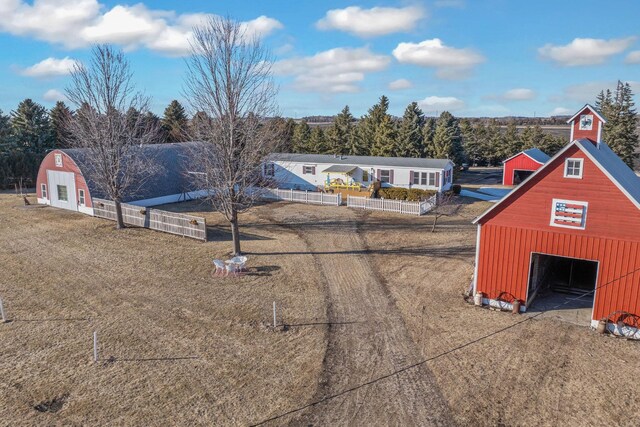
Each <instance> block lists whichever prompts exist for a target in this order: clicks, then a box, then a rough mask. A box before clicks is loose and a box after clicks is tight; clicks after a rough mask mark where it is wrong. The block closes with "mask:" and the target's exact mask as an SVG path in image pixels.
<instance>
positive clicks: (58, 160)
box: [54, 153, 62, 168]
mask: <svg viewBox="0 0 640 427" xmlns="http://www.w3.org/2000/svg"><path fill="white" fill-rule="evenodd" d="M54 160H55V163H56V167H57V168H61V167H62V154H60V153H56V154H55V155H54Z"/></svg>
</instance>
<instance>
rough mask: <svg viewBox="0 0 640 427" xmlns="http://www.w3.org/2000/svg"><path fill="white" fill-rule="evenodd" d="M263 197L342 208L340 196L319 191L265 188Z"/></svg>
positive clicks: (262, 190)
mask: <svg viewBox="0 0 640 427" xmlns="http://www.w3.org/2000/svg"><path fill="white" fill-rule="evenodd" d="M260 191H261V192H262V194H261V196H262V198H264V199H267V200H286V201H289V202H298V203H312V204H317V205H331V206H340V205H341V204H342V196H341V195H340V194H327V193H321V192H317V191H298V190H280V189H277V188H263V189H261V190H260Z"/></svg>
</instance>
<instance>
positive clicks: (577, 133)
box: [571, 107, 602, 142]
mask: <svg viewBox="0 0 640 427" xmlns="http://www.w3.org/2000/svg"><path fill="white" fill-rule="evenodd" d="M583 114H593V127H592V128H591V130H580V116H581V115H583ZM601 123H602V122H601V120H600V119H599V118H598V116H596V115H595V114H594V113H593V112H592V111H591V109H590V108H588V107H585V108H584V109H583V110H582V111H580V113H579V114H578V116H577V117H576V119H575V120H574V121H573V123H571V127H572V131H573V133H572V135H573V140H576V139H580V138H587V139H590V140H591V141H593V142H598V134H599V132H598V127H599V126H601Z"/></svg>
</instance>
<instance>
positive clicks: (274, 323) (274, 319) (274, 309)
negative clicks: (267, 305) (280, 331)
mask: <svg viewBox="0 0 640 427" xmlns="http://www.w3.org/2000/svg"><path fill="white" fill-rule="evenodd" d="M276 326H277V322H276V302H275V301H274V302H273V327H274V328H275V327H276Z"/></svg>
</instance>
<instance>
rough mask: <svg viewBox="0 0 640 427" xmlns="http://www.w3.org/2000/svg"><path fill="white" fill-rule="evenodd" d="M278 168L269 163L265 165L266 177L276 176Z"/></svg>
mask: <svg viewBox="0 0 640 427" xmlns="http://www.w3.org/2000/svg"><path fill="white" fill-rule="evenodd" d="M275 174H276V168H275V165H274V164H273V163H267V164H266V165H264V175H265V176H275Z"/></svg>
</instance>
